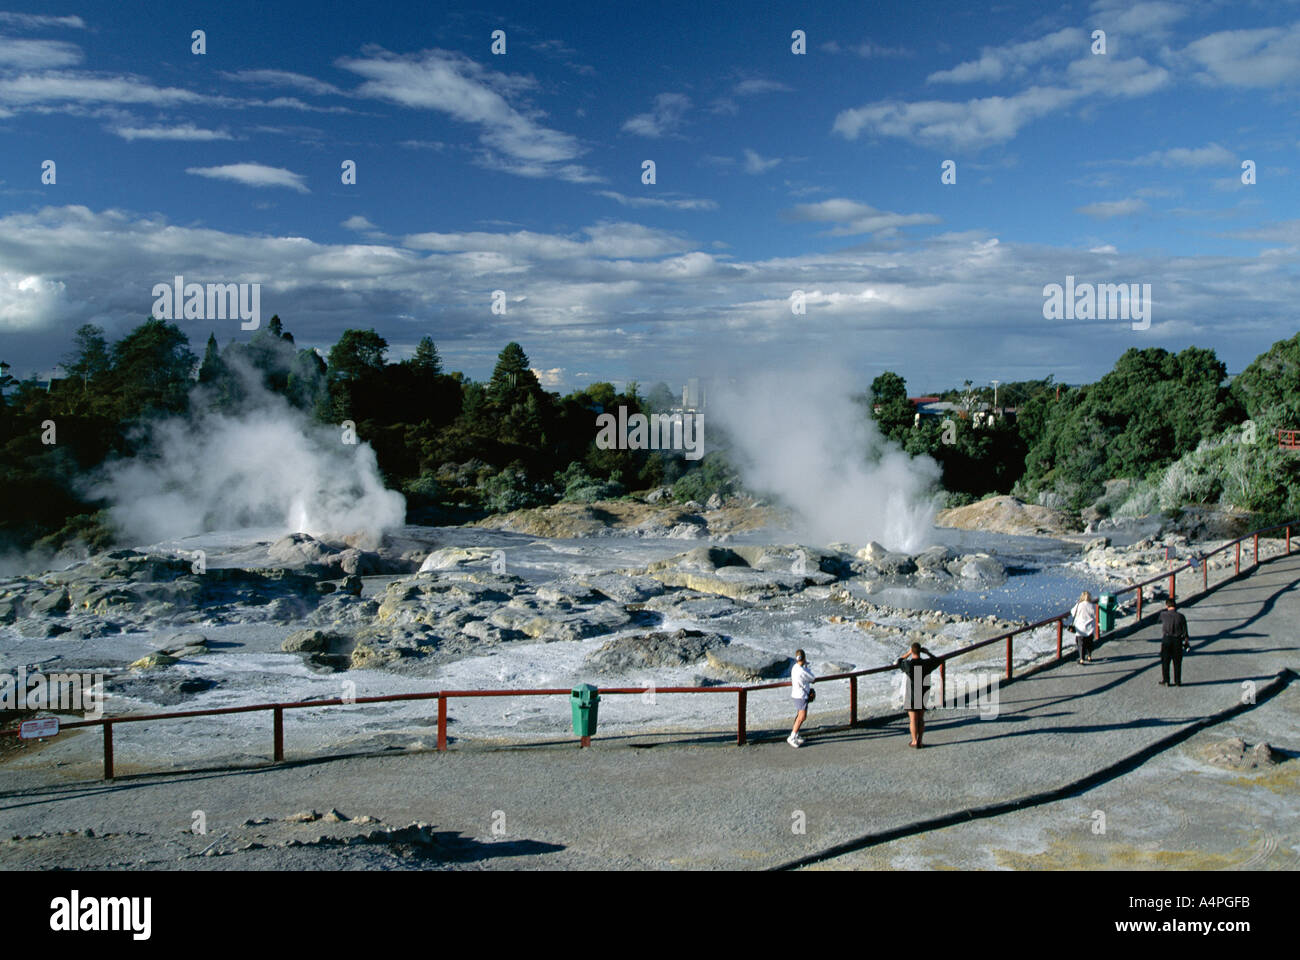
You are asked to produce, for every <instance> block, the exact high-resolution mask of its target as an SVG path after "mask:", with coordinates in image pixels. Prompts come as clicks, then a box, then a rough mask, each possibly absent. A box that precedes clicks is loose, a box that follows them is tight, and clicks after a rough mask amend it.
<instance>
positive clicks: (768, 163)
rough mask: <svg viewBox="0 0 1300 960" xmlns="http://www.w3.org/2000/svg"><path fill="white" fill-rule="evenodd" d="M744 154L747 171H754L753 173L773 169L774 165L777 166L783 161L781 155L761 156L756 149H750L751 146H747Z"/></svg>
mask: <svg viewBox="0 0 1300 960" xmlns="http://www.w3.org/2000/svg"><path fill="white" fill-rule="evenodd" d="M744 155H745V172H746V173H752V174H760V173H766V172H767V171H768V170H771V169H772V168H773V167H775V166H776V165H777V164H778V163H780V162H781V158H780V157H766V158H765V157H763V156H760V155H759V154H758V153H757V152H755V151H754V150H751V149H749V147H746V148H745V150H744Z"/></svg>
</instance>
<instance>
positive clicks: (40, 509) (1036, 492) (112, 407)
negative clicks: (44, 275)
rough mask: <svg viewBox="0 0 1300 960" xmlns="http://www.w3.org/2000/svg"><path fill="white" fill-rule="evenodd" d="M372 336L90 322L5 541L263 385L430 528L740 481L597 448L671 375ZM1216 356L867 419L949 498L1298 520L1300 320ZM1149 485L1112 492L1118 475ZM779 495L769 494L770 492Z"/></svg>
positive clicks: (25, 455) (5, 412) (67, 522)
mask: <svg viewBox="0 0 1300 960" xmlns="http://www.w3.org/2000/svg"><path fill="white" fill-rule="evenodd" d="M387 354H388V344H387V342H386V341H385V340H384V339H383V337H381V336H380V335H379V334H377V333H376V332H375V331H374V330H360V329H351V330H347V331H345V332H344V333H343V335H342V336H341V337H340V338H339V340H338V342H337V343H335V344H334V345H333V346H332V347H331V348H330V349H329V351H328V353H327V355H326V356H325V357H322V356H321V355H320V353H318V352H317V351H315V350H312V349H300V348H298V347H297V346H296V345H295V343H294V338H293V335H292V334H291V333H289V332H288V331H286V330H284V328H283V325H282V323H281V320H280V318H279V317H272V318H271V321H270V323H269V324H268V325H267V326H266V327H265V328H264V329H263V330H260V331H258V332H257V333H256V334H254V335H253V337H252V338H251V339H250V340H249V341H248V342H244V343H241V342H231V343H229V344H227V345H226V347H225V348H224V349H219V347H218V344H217V341H216V339H215V337H213V336H209V338H208V341H207V344H206V347H205V349H204V351H203V355H202V357H199V356H198V355H196V354H195V353H194V352H193V350H192V349H191V345H190V343H189V341H188V339H187V338H186V336H185V334H184V333H183V332H182V331H181V330H180V329H179V328H178V327H176V326H175V325H174V324H172V323H168V322H165V321H162V320H157V319H153V318H150V319H149V320H147V321H145V322H144V323H142V324H141V325H140V326H138V327H136V328H135V329H134V330H132V331H131V332H129V333H128V334H126V335H125V336H124V337H123V338H122V339H121V340H118V341H117V342H115V343H111V344H110V343H109V342H108V341H107V340H106V338H105V335H104V332H103V331H102V330H101V329H99V328H97V327H95V326H91V325H87V326H83V327H81V328H80V329H79V330H78V331H77V332H76V334H75V338H74V342H73V343H72V344H71V350H70V352H69V354H68V355H67V356H66V357H65V358H64V360H63V369H64V371H65V373H66V376H65V377H64V378H63V379H59V380H54V381H52V382H49V383H41V382H37V381H35V380H25V381H21V382H19V381H15V380H14V379H13V378H12V377H8V376H7V375H6V376H4V377H3V378H0V491H2V492H3V494H4V495H3V497H0V547H5V548H11V549H12V548H19V549H25V548H28V547H31V546H33V545H35V546H38V547H41V548H44V549H55V548H57V547H59V546H62V545H63V544H65V543H67V542H71V541H81V542H84V543H86V544H87V545H89V546H91V547H93V548H100V547H103V546H106V545H108V544H110V543H111V542H112V541H113V536H114V534H113V531H112V529H111V527H110V526H109V523H108V519H107V516H108V515H107V513H106V512H105V511H104V510H103V509H102V508H103V506H104V505H103V504H101V503H97V502H95V500H94V499H93V497H92V496H90V494H89V493H88V490H89V489H90V484H89V483H88V479H87V478H88V477H90V476H92V475H93V474H94V472H95V471H96V469H97V468H98V467H99V466H100V465H102V464H103V463H105V461H107V460H109V459H111V458H118V457H130V456H137V455H140V456H144V455H148V450H147V433H146V431H144V430H143V429H142V427H143V426H144V425H146V424H148V423H149V422H151V421H153V420H155V419H157V418H160V417H166V416H183V415H186V414H189V413H192V412H195V410H196V408H202V409H204V410H209V411H220V412H229V413H231V414H236V413H238V411H240V410H241V409H244V408H245V407H247V406H248V405H250V404H256V403H257V402H258V399H259V397H263V396H265V395H267V394H270V395H275V396H278V397H280V398H283V400H284V401H285V402H287V403H288V404H290V405H291V406H292V407H294V408H295V409H297V410H298V411H300V412H301V413H302V415H303V416H304V417H308V418H310V419H312V420H314V421H316V422H318V423H328V424H338V425H343V424H347V423H349V422H350V423H351V424H352V425H354V426H355V430H356V434H357V436H358V437H359V438H360V439H361V440H363V441H364V442H366V443H369V444H370V445H371V446H372V447H373V448H374V450H375V451H376V454H377V458H378V463H379V467H380V470H381V472H382V474H383V479H384V482H385V483H386V484H387V485H388V486H390V487H391V488H393V489H397V490H400V491H401V492H402V493H403V494H404V495H405V496H406V498H407V504H408V516H409V518H410V519H411V520H412V521H413V522H435V523H446V522H457V521H460V520H465V519H470V518H472V517H475V516H482V515H484V514H487V513H494V512H503V511H508V510H513V509H518V508H521V507H527V506H535V505H540V504H546V503H553V502H556V501H558V500H577V501H594V500H599V499H609V498H615V497H620V496H626V495H629V494H630V493H632V492H634V491H644V490H648V489H650V488H656V487H660V486H667V487H669V488H671V495H672V498H673V499H675V500H678V501H681V502H685V501H689V500H697V501H704V500H706V499H707V498H708V497H709V496H710V495H712V494H714V493H717V494H719V495H721V496H724V497H725V496H727V495H729V494H731V493H733V492H737V491H739V490H740V481H739V479H738V477H737V475H736V471H735V470H734V469H733V468H732V466H731V465H730V464H729V463H728V460H727V444H726V438H725V435H722V434H720V432H719V431H718V430H717V429H716V428H713V427H711V428H710V430H711V433H710V447H709V451H708V452H707V453H706V454H705V456H704V457H703V459H701V460H698V461H689V460H685V459H683V458H682V457H681V455H680V453H674V452H672V451H656V450H617V449H609V450H606V449H600V448H599V447H598V446H597V445H596V443H595V437H596V434H597V427H596V423H597V417H598V416H599V415H600V414H601V413H603V412H604V411H607V410H614V409H617V408H618V407H619V406H626V407H627V408H628V411H629V413H637V412H644V413H654V412H665V411H667V410H668V409H669V408H670V407H671V406H672V404H673V401H674V395H673V393H672V391H671V390H670V389H669V388H668V387H667V385H665V384H658V385H656V386H655V387H654V388H653V389H651V390H650V391H649V392H648V394H647V395H645V396H642V395H641V394H640V393H639V387H638V385H637V384H635V383H629V384H628V385H627V386H626V387H625V388H624V389H623V391H622V392H619V391H618V390H616V389H615V387H614V386H613V385H612V384H609V383H595V384H592V385H591V386H589V387H588V388H586V389H585V390H582V391H577V392H574V393H570V394H568V395H567V396H561V395H560V394H558V393H553V392H548V391H547V390H545V389H543V387H542V386H541V384H540V382H539V381H538V379H537V377H536V375H535V374H534V373H533V372H532V370H531V369H530V366H529V361H528V357H527V355H526V354H525V352H524V350H523V348H522V347H521V346H520V345H519V344H517V343H510V344H507V345H506V346H505V348H504V349H503V350H502V351H501V353H500V355H499V357H498V359H497V363H496V366H495V368H494V370H493V371H492V375H491V377H490V378H489V379H488V380H487V381H486V382H477V381H474V380H472V379H470V378H468V377H466V376H464V375H463V374H462V373H459V372H450V373H449V372H446V371H444V369H443V363H442V359H441V357H440V356H439V353H438V350H437V347H436V345H435V344H434V342H433V341H432V340H431V339H429V338H427V337H426V338H425V339H423V340H422V341H421V342H420V344H419V346H418V348H417V349H416V351H415V353H414V356H412V357H411V358H410V359H407V360H403V361H400V362H393V363H390V362H389V361H388V359H387ZM1227 380H1228V378H1227V371H1226V369H1225V367H1224V365H1223V364H1222V363H1221V362H1220V361H1219V360H1218V359H1217V357H1216V356H1215V354H1214V352H1213V351H1212V350H1205V349H1200V348H1196V347H1189V348H1187V349H1185V350H1183V351H1182V352H1180V353H1169V352H1168V351H1165V350H1163V349H1158V348H1149V349H1145V350H1138V349H1130V350H1128V351H1127V352H1126V353H1124V355H1123V356H1121V357H1120V358H1119V360H1118V361H1117V362H1116V364H1115V367H1114V369H1112V370H1111V371H1110V372H1109V373H1107V374H1106V375H1105V376H1103V377H1102V378H1101V379H1100V380H1098V381H1097V382H1096V383H1094V384H1087V385H1083V386H1067V385H1064V384H1058V383H1056V382H1054V381H1053V378H1052V377H1048V378H1046V379H1044V380H1037V381H1028V382H1023V383H1006V384H1001V385H1000V387H999V388H998V394H997V405H998V407H999V408H1014V410H1015V416H1014V417H1012V416H1006V417H1001V418H988V419H985V418H983V417H979V416H976V414H977V413H978V412H980V411H982V410H987V409H991V408H992V402H991V401H992V399H993V397H992V390H991V389H990V388H973V387H972V386H971V384H970V383H969V382H967V383H966V384H964V385H963V386H962V387H961V388H956V389H952V390H948V391H945V392H943V393H942V394H939V396H941V397H942V398H943V399H946V400H950V401H952V402H954V403H955V404H956V405H957V408H956V409H955V410H954V411H953V415H951V416H943V417H923V418H918V417H917V416H916V410H915V408H914V406H913V405H912V403H911V402H910V401H909V399H908V390H907V385H906V383H905V382H904V380H903V379H902V378H901V377H900V376H898V375H897V374H895V373H892V372H886V373H883V374H881V375H879V376H877V377H875V378H874V379H873V380H872V381H871V383H870V385H869V388H868V387H867V385H866V384H865V382H864V389H863V393H862V394H861V396H860V397H859V398H858V401H859V402H860V406H861V412H862V416H863V417H871V418H873V419H874V420H875V421H876V423H877V425H878V427H879V428H880V430H881V432H883V433H884V434H885V435H886V436H887V437H889V438H890V439H892V440H893V441H895V442H897V443H898V444H900V445H901V446H902V447H903V448H904V449H905V450H906V451H907V452H908V453H911V454H913V455H921V454H925V455H928V456H931V457H933V458H934V459H935V460H937V461H938V462H939V464H940V466H941V467H942V470H943V486H944V489H945V491H946V494H947V497H948V502H949V503H950V504H951V503H962V502H969V501H971V500H974V499H977V498H979V497H981V496H985V495H989V494H993V493H1006V492H1013V493H1015V494H1016V495H1018V496H1021V497H1023V498H1026V499H1032V500H1036V501H1037V502H1040V503H1048V504H1051V505H1055V506H1061V507H1065V508H1068V509H1073V510H1080V509H1082V508H1084V507H1088V506H1092V507H1093V509H1094V510H1099V511H1100V512H1101V513H1102V514H1108V513H1117V514H1125V513H1140V512H1150V511H1154V510H1162V509H1163V510H1168V509H1176V508H1178V507H1181V506H1184V505H1186V504H1189V503H1222V504H1226V505H1231V506H1234V507H1238V508H1241V509H1246V510H1252V511H1256V512H1259V513H1261V514H1263V515H1265V516H1268V517H1277V518H1282V517H1286V518H1289V517H1291V516H1294V515H1296V514H1297V513H1300V453H1295V452H1288V451H1285V450H1281V449H1279V447H1278V443H1277V439H1276V431H1277V430H1278V429H1280V428H1287V429H1294V428H1297V427H1300V334H1297V335H1296V336H1295V337H1293V338H1291V339H1290V340H1285V341H1280V342H1278V343H1276V344H1274V345H1273V346H1272V347H1271V348H1270V349H1269V350H1268V351H1267V352H1266V353H1264V354H1262V355H1261V356H1259V357H1258V358H1256V360H1255V361H1254V362H1253V363H1251V364H1250V366H1248V367H1247V368H1246V369H1245V370H1244V371H1242V372H1241V374H1240V375H1238V376H1236V377H1235V378H1233V379H1232V381H1231V383H1228V382H1227ZM1116 479H1127V480H1130V481H1132V482H1131V483H1129V484H1125V485H1124V487H1123V497H1122V499H1121V498H1111V499H1107V498H1108V496H1109V494H1108V491H1109V490H1110V488H1111V487H1110V485H1108V481H1113V480H1116ZM753 492H754V493H756V494H761V491H753Z"/></svg>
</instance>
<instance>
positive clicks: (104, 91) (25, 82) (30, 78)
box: [0, 72, 226, 107]
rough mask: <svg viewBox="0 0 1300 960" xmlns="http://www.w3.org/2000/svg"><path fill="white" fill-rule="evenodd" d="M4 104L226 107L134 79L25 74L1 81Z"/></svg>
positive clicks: (214, 100)
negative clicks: (200, 104) (201, 104)
mask: <svg viewBox="0 0 1300 960" xmlns="http://www.w3.org/2000/svg"><path fill="white" fill-rule="evenodd" d="M0 101H3V102H4V103H7V104H9V105H11V106H13V105H17V106H31V105H35V104H41V103H61V102H76V103H147V104H152V105H153V106H159V107H163V106H175V105H177V104H197V103H223V102H226V101H224V100H222V98H219V97H207V96H203V95H202V94H198V93H193V92H191V91H189V90H182V89H180V88H179V87H156V86H154V85H153V84H151V83H147V82H145V81H143V80H137V79H136V78H134V77H98V76H93V75H90V74H86V73H72V72H58V73H44V74H22V75H20V76H16V77H5V78H3V79H0Z"/></svg>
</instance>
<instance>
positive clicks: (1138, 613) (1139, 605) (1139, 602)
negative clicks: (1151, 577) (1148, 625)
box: [1137, 587, 1144, 621]
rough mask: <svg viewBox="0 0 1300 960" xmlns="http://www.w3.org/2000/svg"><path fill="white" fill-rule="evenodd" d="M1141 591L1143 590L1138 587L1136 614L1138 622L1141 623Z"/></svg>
mask: <svg viewBox="0 0 1300 960" xmlns="http://www.w3.org/2000/svg"><path fill="white" fill-rule="evenodd" d="M1143 589H1144V588H1143V587H1138V612H1137V618H1138V620H1139V621H1141V619H1142V591H1143Z"/></svg>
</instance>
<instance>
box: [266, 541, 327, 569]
mask: <svg viewBox="0 0 1300 960" xmlns="http://www.w3.org/2000/svg"><path fill="white" fill-rule="evenodd" d="M332 552H333V551H331V550H330V548H329V546H327V545H326V544H324V543H321V542H320V541H319V540H317V539H316V538H315V537H313V536H312V535H311V534H307V533H291V534H289V535H288V536H287V537H281V538H280V539H279V540H277V541H275V543H273V544H271V546H270V548H269V549H268V550H267V551H266V553H267V556H269V557H270V558H271V559H272V560H274V561H275V562H276V563H284V564H288V565H290V566H303V565H305V564H308V563H319V562H320V561H321V560H323V559H324V558H325V557H326V556H327V555H328V554H330V553H332Z"/></svg>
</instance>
